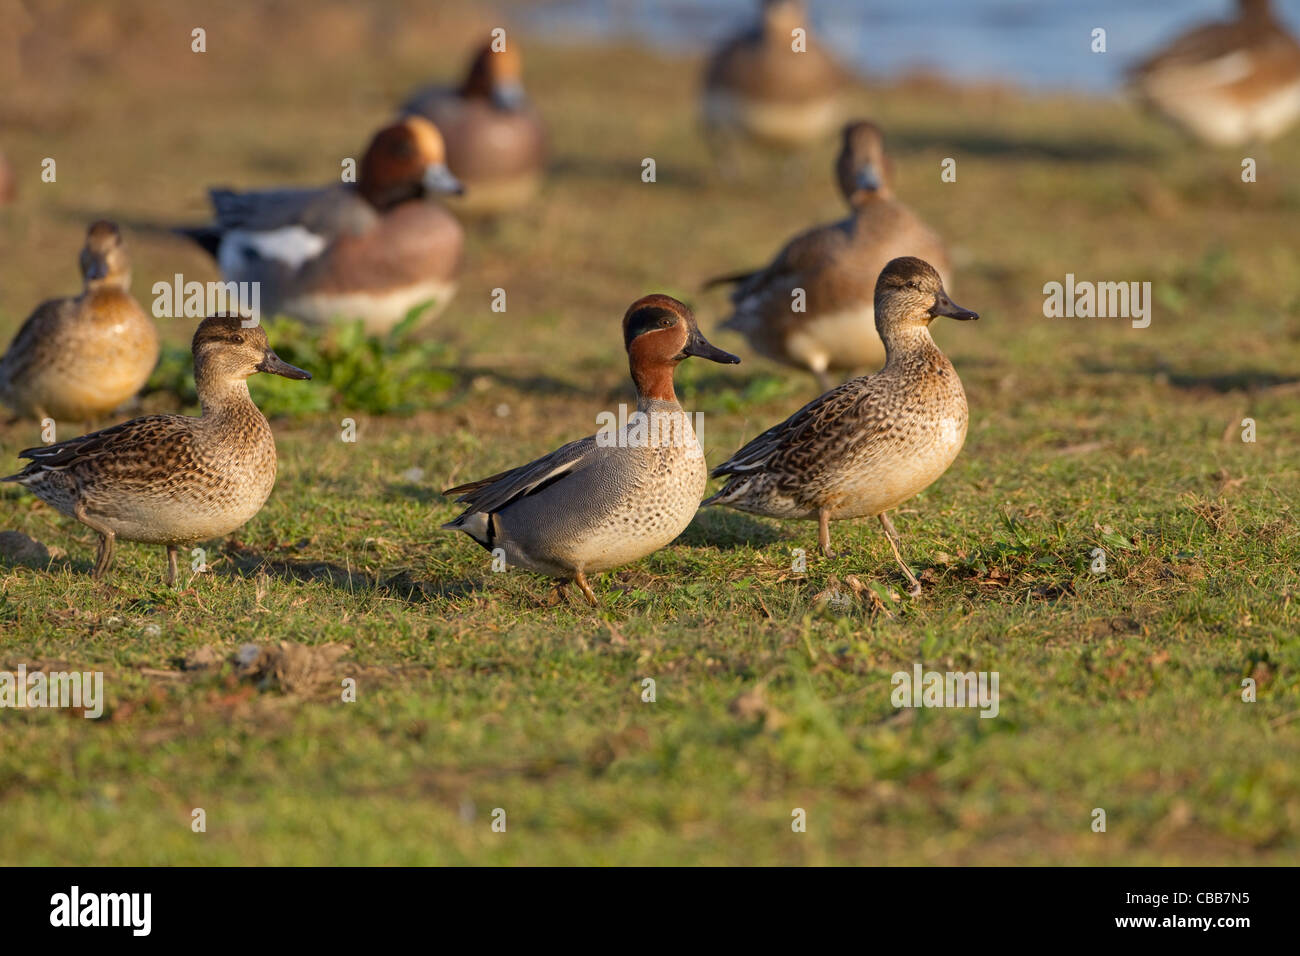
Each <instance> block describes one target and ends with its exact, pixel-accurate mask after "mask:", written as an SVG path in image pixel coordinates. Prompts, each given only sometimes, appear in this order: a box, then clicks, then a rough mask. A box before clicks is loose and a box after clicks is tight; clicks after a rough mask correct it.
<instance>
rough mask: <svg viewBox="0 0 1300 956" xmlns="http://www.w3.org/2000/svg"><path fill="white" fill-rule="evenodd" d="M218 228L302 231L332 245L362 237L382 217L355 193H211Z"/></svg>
mask: <svg viewBox="0 0 1300 956" xmlns="http://www.w3.org/2000/svg"><path fill="white" fill-rule="evenodd" d="M208 195H209V197H210V198H211V200H212V208H213V209H214V210H215V211H216V216H217V225H218V227H219V228H220V229H221V230H222V231H224V232H229V231H233V230H241V231H246V232H264V233H265V232H275V231H278V230H281V229H290V228H299V229H304V230H306V231H307V232H310V233H312V234H313V235H316V236H320V237H321V238H323V239H325V240H326V241H329V240H331V239H333V238H334V237H336V236H340V235H344V234H351V235H358V234H360V233H362V232H365V231H366V230H367V229H368V228H370V227H371V226H372V225H373V224H374V223H375V221H376V220H377V219H378V213H377V212H376V211H375V209H374V207H373V206H371V205H370V203H368V202H366V201H365V200H364V199H363V198H362V197H361V196H360V195H359V194H358V193H357V192H356V190H354V189H349V188H346V187H343V186H327V187H325V188H322V189H267V190H260V191H253V192H235V191H234V190H233V189H212V190H209V191H208Z"/></svg>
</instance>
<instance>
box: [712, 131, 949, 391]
mask: <svg viewBox="0 0 1300 956" xmlns="http://www.w3.org/2000/svg"><path fill="white" fill-rule="evenodd" d="M889 174H890V166H889V161H888V159H887V157H886V156H885V150H884V140H883V137H882V136H881V133H880V130H879V128H878V127H877V126H876V125H875V124H874V123H868V122H864V121H855V122H852V123H849V124H848V125H847V126H845V128H844V132H843V142H842V145H841V147H840V151H839V155H838V157H837V158H836V161H835V177H836V181H837V182H838V184H839V187H840V192H841V193H842V194H843V196H844V199H845V201H846V202H847V203H848V205H849V211H850V214H849V217H848V218H847V219H842V220H840V221H839V222H835V223H831V224H829V225H824V226H818V227H816V228H813V229H810V230H808V231H807V232H803V233H800V234H799V235H797V236H795V237H794V238H793V239H791V240H790V241H789V242H788V243H787V244H786V245H785V247H784V248H783V249H782V250H781V251H780V252H779V253H777V255H776V258H775V259H773V260H772V262H771V263H770V264H768V265H767V266H766V267H764V268H762V269H759V270H757V271H755V272H750V273H738V274H734V275H729V276H722V277H720V278H718V279H713V280H710V282H709V283H708V285H710V286H711V285H717V284H720V283H724V282H737V283H738V285H737V286H736V288H735V289H733V290H732V292H731V302H732V305H733V307H734V308H733V311H732V314H731V315H730V317H728V318H727V319H726V320H725V321H724V323H723V327H724V328H728V329H733V330H734V331H737V332H739V333H740V334H742V335H744V336H745V338H746V339H747V340H748V341H749V344H750V345H751V346H753V348H754V349H755V350H756V351H758V352H759V353H760V354H761V355H764V356H766V357H767V358H770V359H774V360H775V361H778V362H783V363H785V364H787V365H793V366H795V367H796V368H806V369H808V370H809V371H810V372H812V373H813V374H814V375H816V376H817V381H818V383H819V384H820V385H821V386H822V388H823V389H827V388H830V387H831V385H832V379H831V376H830V374H829V373H830V372H847V371H854V370H860V369H863V368H877V367H879V366H880V364H881V363H882V362H883V361H884V360H885V347H884V345H883V343H882V342H881V341H880V336H879V335H878V334H877V332H876V323H875V318H874V312H873V305H872V303H873V298H874V295H875V285H876V277H877V276H879V275H880V271H881V270H882V269H883V268H884V267H885V264H886V263H888V262H889V261H890V260H891V259H894V258H897V257H899V256H916V257H917V258H920V259H924V260H926V261H927V262H930V263H932V264H933V266H934V267H935V268H936V269H937V270H938V271H939V274H940V276H941V277H944V278H945V279H946V277H947V273H948V256H947V253H946V251H945V250H944V246H943V242H942V241H941V240H940V239H939V237H938V236H937V235H936V234H935V233H934V232H933V231H932V230H931V229H930V228H929V227H927V226H926V225H925V224H924V223H922V222H921V220H920V219H918V218H917V217H916V215H915V214H914V213H913V212H912V211H911V210H910V209H908V208H907V207H906V206H905V205H903V204H902V203H901V202H899V201H898V200H897V199H896V198H894V194H893V190H892V188H891V185H890V175H889ZM800 295H802V298H800ZM800 306H802V311H800V310H799V307H800Z"/></svg>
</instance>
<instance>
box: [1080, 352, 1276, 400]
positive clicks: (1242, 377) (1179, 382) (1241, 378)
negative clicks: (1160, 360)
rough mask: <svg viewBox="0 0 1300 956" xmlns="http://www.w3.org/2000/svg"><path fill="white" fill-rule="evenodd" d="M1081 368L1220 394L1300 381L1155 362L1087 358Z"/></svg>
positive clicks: (1272, 374)
mask: <svg viewBox="0 0 1300 956" xmlns="http://www.w3.org/2000/svg"><path fill="white" fill-rule="evenodd" d="M1079 367H1080V368H1081V369H1082V370H1083V371H1085V372H1089V373H1091V374H1094V375H1114V374H1120V375H1138V376H1142V377H1143V378H1154V377H1155V376H1156V375H1163V376H1165V377H1166V378H1167V379H1168V382H1169V384H1170V385H1172V386H1173V387H1174V388H1180V389H1185V390H1187V391H1192V392H1197V391H1212V392H1218V393H1220V394H1226V393H1228V392H1256V391H1262V390H1265V389H1270V388H1279V387H1282V386H1286V385H1295V384H1297V383H1300V375H1283V374H1279V373H1278V372H1266V371H1263V370H1261V369H1255V368H1243V369H1236V370H1234V371H1230V372H1219V373H1217V374H1213V375H1193V374H1189V373H1186V372H1176V371H1172V370H1170V369H1169V368H1168V366H1165V365H1155V364H1146V365H1142V366H1136V365H1133V366H1126V367H1122V366H1118V365H1107V364H1103V363H1100V362H1092V361H1088V360H1084V361H1083V362H1081V363H1080V364H1079Z"/></svg>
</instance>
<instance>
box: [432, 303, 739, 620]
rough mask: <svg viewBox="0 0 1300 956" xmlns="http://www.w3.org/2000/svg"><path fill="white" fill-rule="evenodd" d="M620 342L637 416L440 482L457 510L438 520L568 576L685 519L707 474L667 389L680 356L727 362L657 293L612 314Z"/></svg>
mask: <svg viewBox="0 0 1300 956" xmlns="http://www.w3.org/2000/svg"><path fill="white" fill-rule="evenodd" d="M623 344H624V347H625V348H626V349H627V355H628V365H629V366H630V368H631V371H632V381H633V382H634V383H635V385H636V391H637V411H638V412H640V413H641V416H640V417H638V416H633V418H637V420H636V421H635V422H634V421H632V420H631V419H629V421H628V423H627V425H626V427H624V428H622V429H621V430H619V431H617V432H612V431H611V432H607V431H602V432H601V433H600V434H597V435H593V436H591V437H588V438H583V439H579V440H578V441H574V442H570V443H569V444H567V445H565V446H563V447H562V448H560V449H558V450H556V451H553V452H551V453H550V454H549V455H546V456H545V457H543V458H539V459H537V460H536V461H534V462H531V463H529V464H527V465H523V466H521V467H519V468H514V469H511V470H510V471H504V472H501V473H500V474H497V475H492V476H491V477H489V478H484V479H482V480H480V481H474V482H470V483H469V484H466V485H460V486H458V487H455V488H449V489H448V490H447V491H444V492H443V494H445V495H459V497H458V498H457V499H456V501H457V502H459V503H461V504H465V505H467V506H468V507H467V508H466V509H465V511H464V512H463V513H462V514H461V515H460V516H459V517H457V518H456V519H455V520H453V521H449V522H448V523H447V524H445V525H443V527H444V528H447V529H451V530H456V531H464V532H465V533H466V534H468V535H469V536H470V537H471V538H473V539H474V540H475V541H477V542H478V543H479V544H481V545H482V546H483V547H484V548H486V549H487V550H488V551H495V550H496V549H497V548H500V549H502V551H503V553H504V555H505V559H506V561H507V562H508V563H510V564H512V565H515V566H517V567H523V568H528V569H529V570H532V571H536V572H538V573H539V574H546V575H550V576H551V577H554V578H558V579H560V581H561V582H562V583H561V584H560V585H559V588H560V589H563V587H564V584H565V583H567V582H568V581H571V580H572V581H576V582H577V584H578V587H579V588H581V589H582V593H583V596H584V597H586V599H587V601H588V603H590V604H591V606H592V607H595V606H596V595H595V594H594V593H593V592H592V590H591V587H590V585H589V584H588V583H587V577H586V576H587V575H588V574H590V573H596V572H599V571H605V570H608V569H610V568H615V567H618V566H619V565H622V564H627V563H628V562H630V561H636V560H637V559H639V558H643V557H645V556H646V555H647V554H651V553H652V552H654V551H657V550H659V549H660V548H662V547H664V546H665V545H667V544H668V543H669V542H670V541H672V540H673V539H674V538H676V537H677V536H678V535H679V534H681V533H682V531H684V530H685V529H686V526H687V525H688V524H690V522H691V518H693V517H694V516H695V512H696V510H697V509H698V508H699V504H700V497H701V496H702V495H703V494H704V486H705V484H706V483H707V481H708V476H707V467H706V465H705V463H704V452H703V450H702V449H701V447H700V443H699V440H698V439H697V438H696V436H695V432H694V430H693V429H692V428H691V424H690V417H689V416H688V415H687V414H686V413H685V412H684V411H682V407H681V405H679V404H678V403H677V395H676V393H675V392H674V390H673V370H674V369H676V367H677V365H678V363H679V362H681V361H682V360H683V359H685V358H686V357H687V356H689V355H697V356H699V357H700V358H706V359H708V360H709V361H711V362H720V363H724V364H735V363H737V362H739V361H740V359H738V358H737V357H736V356H734V355H731V354H730V353H728V352H724V351H722V350H721V349H719V348H715V347H714V346H713V345H710V344H709V342H708V341H707V340H705V338H704V336H703V335H701V334H700V330H699V327H698V326H696V324H695V316H694V315H692V314H691V311H690V309H688V308H687V307H686V306H685V305H683V304H682V303H681V302H678V301H677V300H676V299H674V298H671V297H669V296H666V295H649V296H646V297H645V298H642V299H638V300H637V301H636V302H633V303H632V305H631V307H629V308H628V310H627V313H626V314H625V315H624V316H623Z"/></svg>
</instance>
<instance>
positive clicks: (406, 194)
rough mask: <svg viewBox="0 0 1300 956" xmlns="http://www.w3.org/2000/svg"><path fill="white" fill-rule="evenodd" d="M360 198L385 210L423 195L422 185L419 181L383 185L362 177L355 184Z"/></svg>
mask: <svg viewBox="0 0 1300 956" xmlns="http://www.w3.org/2000/svg"><path fill="white" fill-rule="evenodd" d="M357 192H359V193H360V194H361V198H362V199H364V200H365V201H366V202H368V203H370V205H372V206H374V207H375V208H376V209H378V210H379V211H380V212H387V211H388V210H390V209H392V208H393V207H394V206H400V205H401V204H402V203H404V202H410V201H411V200H412V199H421V198H423V196H424V186H423V185H421V184H420V183H390V184H388V185H383V184H381V183H377V182H375V181H374V180H372V179H363V180H362V182H360V183H358V184H357Z"/></svg>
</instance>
